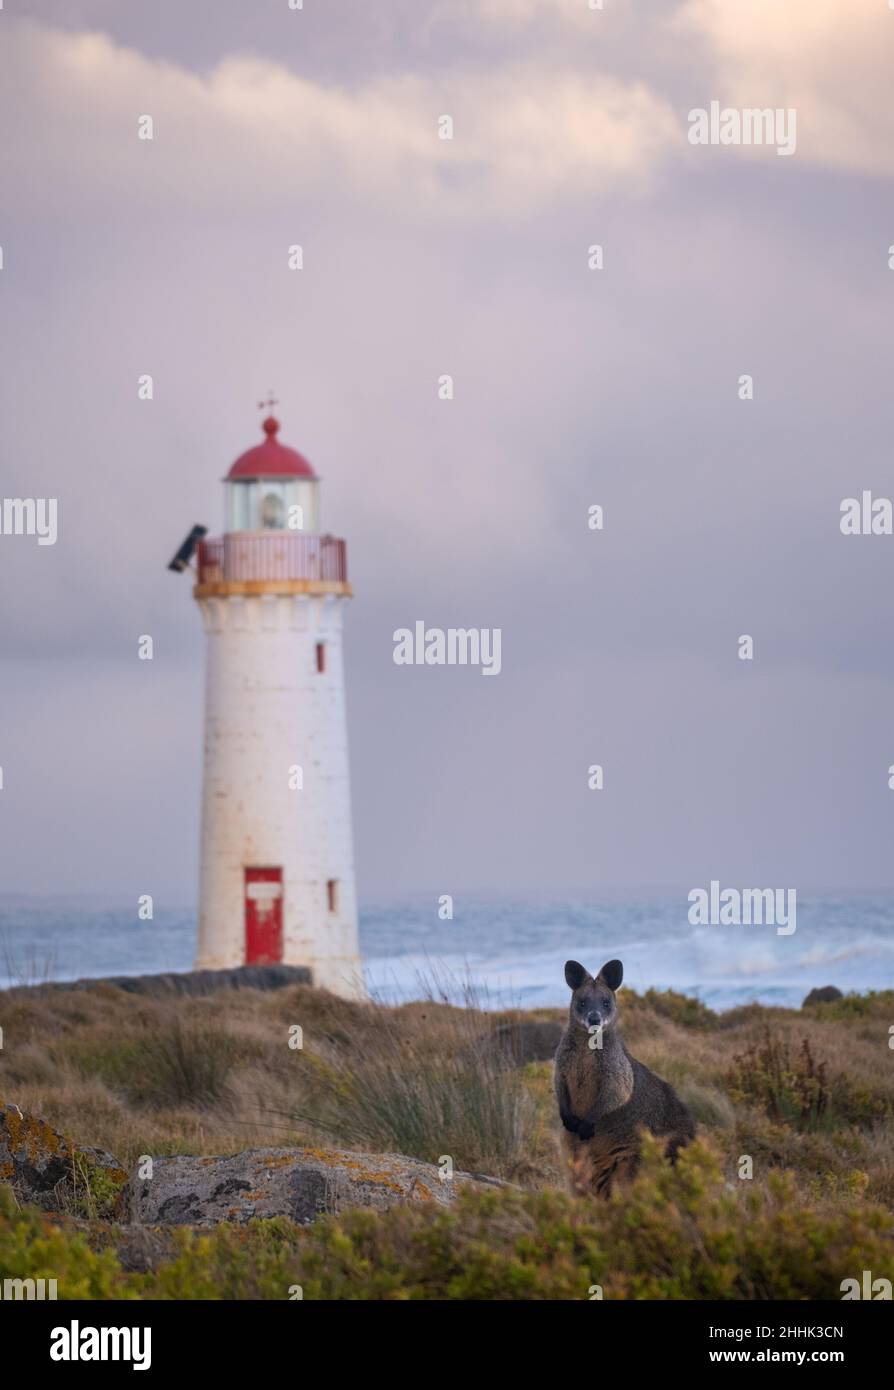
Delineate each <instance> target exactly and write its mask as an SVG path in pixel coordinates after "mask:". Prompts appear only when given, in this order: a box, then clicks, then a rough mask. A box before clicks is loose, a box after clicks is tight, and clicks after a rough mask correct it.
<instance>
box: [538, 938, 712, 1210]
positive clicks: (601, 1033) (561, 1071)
mask: <svg viewBox="0 0 894 1390" xmlns="http://www.w3.org/2000/svg"><path fill="white" fill-rule="evenodd" d="M623 977H624V967H623V965H622V964H621V962H620V961H619V960H610V961H608V962H607V963H606V964H605V965H603V967H602V969H601V970H600V972H599V974H598V975H597V976H596V978H595V979H594V978H593V976H592V975H590V974H588V973H587V971H586V970H585V969H584V967H583V966H582V965H580V964H579V963H578V962H577V961H576V960H569V961H566V962H565V980H566V983H567V984H568V987H569V988H570V989H571V991H572V994H571V1007H570V1009H569V1011H568V1027H567V1028H566V1029H565V1032H564V1033H563V1035H562V1040H561V1042H560V1043H559V1046H558V1048H557V1050H556V1073H555V1082H556V1097H557V1099H558V1102H559V1115H560V1117H561V1120H562V1125H563V1129H562V1153H563V1158H564V1160H565V1164H566V1167H567V1174H568V1180H569V1184H570V1187H571V1191H572V1192H575V1193H577V1194H579V1195H583V1194H586V1193H595V1194H597V1195H598V1196H600V1197H608V1196H609V1195H610V1193H611V1190H612V1184H613V1183H614V1182H616V1181H617V1182H629V1181H630V1180H631V1179H632V1178H633V1176H634V1175H635V1173H636V1170H637V1167H638V1165H639V1151H640V1132H641V1131H642V1130H643V1129H648V1130H650V1131H651V1132H652V1134H656V1135H660V1136H664V1135H666V1136H667V1139H668V1143H667V1147H666V1153H667V1155H668V1156H669V1157H670V1158H671V1160H673V1159H674V1158H675V1157H676V1153H677V1150H678V1149H679V1148H681V1147H682V1146H683V1145H684V1144H688V1142H689V1140H690V1139H693V1138H694V1137H695V1122H694V1121H693V1119H692V1116H691V1115H690V1113H689V1111H688V1110H687V1109H686V1106H685V1105H684V1104H683V1102H682V1101H681V1100H680V1097H679V1096H678V1095H677V1093H676V1091H675V1090H674V1088H673V1087H672V1086H669V1085H668V1083H667V1082H666V1081H662V1080H661V1078H660V1077H658V1076H656V1075H655V1073H654V1072H651V1071H649V1068H648V1067H644V1066H643V1064H642V1062H638V1061H637V1060H636V1058H635V1057H631V1055H630V1053H629V1052H628V1051H627V1048H626V1047H625V1046H624V1039H623V1038H622V1037H621V1034H620V1032H619V1029H618V1005H617V1001H616V999H615V991H616V990H617V989H618V988H619V987H620V984H621V980H622V979H623Z"/></svg>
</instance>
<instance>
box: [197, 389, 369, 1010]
mask: <svg viewBox="0 0 894 1390" xmlns="http://www.w3.org/2000/svg"><path fill="white" fill-rule="evenodd" d="M268 404H274V402H272V401H271V402H268ZM263 430H264V441H263V443H261V444H258V445H257V446H256V447H255V448H253V449H249V450H248V452H247V453H245V454H242V456H241V457H240V458H238V459H237V460H236V462H235V463H234V464H233V466H232V468H231V469H230V471H229V473H228V474H227V476H226V478H225V480H224V490H225V493H226V512H225V516H226V524H225V531H224V534H223V536H222V537H220V538H218V539H206V540H202V541H200V542H199V546H198V582H197V584H196V586H195V590H194V594H195V598H196V600H197V602H198V604H199V607H200V609H201V612H202V620H203V623H204V626H205V632H206V634H207V673H206V685H205V761H204V783H203V795H202V875H201V900H200V905H199V941H198V954H197V958H196V967H197V968H208V969H220V968H222V967H228V966H236V965H254V964H270V963H274V962H279V961H282V962H285V963H286V964H290V965H306V966H309V967H310V969H311V970H312V972H313V982H314V984H316V985H320V986H322V987H324V988H326V989H330V990H333V991H334V992H335V993H337V994H341V995H345V996H349V997H355V998H356V997H362V996H363V994H364V987H363V975H362V970H361V964H360V949H359V942H358V935H357V902H356V895H355V889H354V861H353V847H352V839H351V801H350V786H349V776H348V743H347V726H346V718H345V689H344V668H343V663H342V615H343V613H344V609H345V605H346V604H347V602H348V600H349V599H350V597H351V586H350V585H349V584H348V576H347V553H346V551H347V548H346V545H345V542H344V541H343V540H338V539H336V538H335V537H334V536H329V535H323V534H321V531H320V496H319V494H320V483H319V479H318V478H317V476H316V474H315V472H314V470H313V468H312V467H311V465H310V464H309V463H308V461H307V459H305V458H303V457H302V455H301V454H299V453H297V452H296V451H295V450H294V449H289V448H286V446H285V445H283V444H281V443H280V442H279V439H278V437H277V436H278V432H279V423H278V421H277V420H275V419H274V418H273V417H272V416H269V417H268V418H267V419H266V420H265V421H264V423H263Z"/></svg>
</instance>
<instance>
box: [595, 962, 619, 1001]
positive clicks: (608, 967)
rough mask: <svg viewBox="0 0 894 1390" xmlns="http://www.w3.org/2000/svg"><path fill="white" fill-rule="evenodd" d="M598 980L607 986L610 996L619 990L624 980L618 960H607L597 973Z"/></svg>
mask: <svg viewBox="0 0 894 1390" xmlns="http://www.w3.org/2000/svg"><path fill="white" fill-rule="evenodd" d="M599 978H600V980H603V981H604V983H605V984H607V985H608V987H609V989H610V990H611V992H612V994H614V992H615V990H616V989H619V988H620V985H621V981H622V980H623V978H624V967H623V965H622V964H621V962H620V961H619V960H607V961H606V962H605V965H603V967H602V969H601V970H600V972H599Z"/></svg>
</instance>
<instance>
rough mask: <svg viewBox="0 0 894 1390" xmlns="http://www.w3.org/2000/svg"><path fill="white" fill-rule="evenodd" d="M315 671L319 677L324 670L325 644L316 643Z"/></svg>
mask: <svg viewBox="0 0 894 1390" xmlns="http://www.w3.org/2000/svg"><path fill="white" fill-rule="evenodd" d="M317 670H318V671H319V673H320V675H322V674H323V672H324V671H325V670H326V643H325V642H318V643H317Z"/></svg>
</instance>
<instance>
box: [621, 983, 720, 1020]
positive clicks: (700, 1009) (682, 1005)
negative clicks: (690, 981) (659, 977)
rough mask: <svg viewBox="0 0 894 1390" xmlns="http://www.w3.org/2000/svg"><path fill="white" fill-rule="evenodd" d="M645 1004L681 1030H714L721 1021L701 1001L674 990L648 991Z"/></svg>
mask: <svg viewBox="0 0 894 1390" xmlns="http://www.w3.org/2000/svg"><path fill="white" fill-rule="evenodd" d="M622 1003H623V1000H622ZM643 1003H644V1004H647V1005H648V1007H649V1008H650V1009H653V1010H654V1012H655V1013H656V1014H660V1015H661V1017H662V1018H669V1019H670V1021H671V1022H672V1023H676V1024H678V1025H679V1026H680V1027H681V1028H714V1027H716V1026H717V1022H718V1019H719V1015H718V1014H716V1013H715V1012H714V1010H713V1009H709V1008H708V1006H707V1004H703V1003H702V1001H701V1000H700V999H693V998H691V997H690V996H689V995H688V994H678V993H677V991H676V990H674V989H661V990H658V989H647V990H646V992H645V994H644V995H643Z"/></svg>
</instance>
